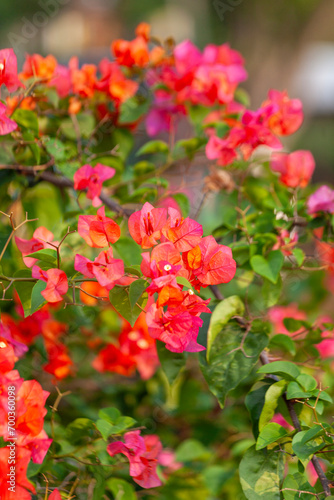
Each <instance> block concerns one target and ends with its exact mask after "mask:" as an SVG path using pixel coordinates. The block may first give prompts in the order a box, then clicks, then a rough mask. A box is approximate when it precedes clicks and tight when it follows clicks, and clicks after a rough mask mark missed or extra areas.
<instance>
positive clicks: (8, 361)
mask: <svg viewBox="0 0 334 500" xmlns="http://www.w3.org/2000/svg"><path fill="white" fill-rule="evenodd" d="M17 359H18V358H17V357H16V356H15V353H14V348H13V346H12V345H11V344H10V343H9V342H8V340H7V339H5V337H2V336H0V373H7V372H9V371H10V370H12V369H13V368H14V365H15V362H16V361H17Z"/></svg>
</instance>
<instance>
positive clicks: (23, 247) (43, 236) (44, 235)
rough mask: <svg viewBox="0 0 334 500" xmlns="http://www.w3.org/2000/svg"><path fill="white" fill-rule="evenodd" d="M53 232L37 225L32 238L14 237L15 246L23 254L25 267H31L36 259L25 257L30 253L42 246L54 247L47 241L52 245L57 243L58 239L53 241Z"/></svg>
mask: <svg viewBox="0 0 334 500" xmlns="http://www.w3.org/2000/svg"><path fill="white" fill-rule="evenodd" d="M53 238H54V236H53V233H51V231H49V230H48V229H46V228H45V227H43V226H40V227H38V228H37V229H36V230H35V231H34V234H33V235H32V238H31V239H30V240H24V239H22V238H18V237H15V243H16V245H17V248H18V249H19V250H20V252H21V253H22V256H23V262H24V263H25V265H26V266H27V267H32V266H33V265H34V264H35V263H36V262H37V260H38V259H34V258H33V257H25V256H26V255H29V254H31V253H34V252H37V251H38V250H42V249H43V248H54V246H52V245H49V243H51V242H52V243H53V245H57V244H58V241H53Z"/></svg>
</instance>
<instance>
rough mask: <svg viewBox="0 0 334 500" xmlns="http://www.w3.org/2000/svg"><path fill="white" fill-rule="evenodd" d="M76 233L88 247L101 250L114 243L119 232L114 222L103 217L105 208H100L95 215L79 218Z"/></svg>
mask: <svg viewBox="0 0 334 500" xmlns="http://www.w3.org/2000/svg"><path fill="white" fill-rule="evenodd" d="M78 233H79V234H80V236H81V237H82V238H83V239H84V240H85V241H86V243H88V245H89V246H91V247H94V248H103V247H107V246H108V244H109V243H115V242H116V241H117V240H118V238H119V237H120V235H121V230H120V227H119V225H118V224H116V222H114V221H113V220H112V219H110V218H109V217H106V216H105V208H104V207H101V208H99V209H98V211H97V214H96V215H80V216H79V222H78Z"/></svg>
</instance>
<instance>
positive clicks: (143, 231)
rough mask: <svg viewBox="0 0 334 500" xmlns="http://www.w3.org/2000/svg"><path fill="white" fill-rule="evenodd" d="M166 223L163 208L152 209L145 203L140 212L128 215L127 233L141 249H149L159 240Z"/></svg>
mask: <svg viewBox="0 0 334 500" xmlns="http://www.w3.org/2000/svg"><path fill="white" fill-rule="evenodd" d="M166 222H167V210H166V209H165V208H154V207H153V206H152V205H151V204H150V203H145V205H144V206H143V208H142V209H141V210H138V212H134V213H133V214H132V215H130V218H129V231H130V234H131V236H132V238H133V239H134V240H135V242H136V243H138V244H139V245H141V247H142V248H151V247H153V246H154V245H156V244H157V242H158V240H160V238H161V234H162V228H163V227H164V226H165V224H166Z"/></svg>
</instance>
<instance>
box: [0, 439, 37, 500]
mask: <svg viewBox="0 0 334 500" xmlns="http://www.w3.org/2000/svg"><path fill="white" fill-rule="evenodd" d="M30 457H31V452H30V451H29V450H26V449H25V448H21V447H20V446H17V447H16V448H15V480H14V485H13V486H14V489H13V490H10V489H9V487H8V486H10V485H9V484H8V482H7V481H8V480H9V477H10V471H11V468H10V467H11V465H10V459H9V458H10V448H9V447H7V446H6V447H5V448H1V449H0V470H1V474H0V498H1V500H17V499H18V498H19V499H20V500H31V494H30V493H29V491H31V492H32V493H35V488H34V486H33V485H32V484H31V482H30V481H28V479H27V468H28V464H29V462H30ZM28 490H29V491H28Z"/></svg>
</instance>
